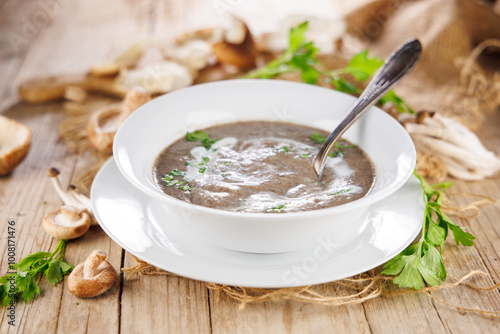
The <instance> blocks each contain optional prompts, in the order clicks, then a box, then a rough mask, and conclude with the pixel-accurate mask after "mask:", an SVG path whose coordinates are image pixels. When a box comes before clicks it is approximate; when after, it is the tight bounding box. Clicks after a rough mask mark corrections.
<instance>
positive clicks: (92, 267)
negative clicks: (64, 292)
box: [68, 250, 117, 298]
mask: <svg viewBox="0 0 500 334" xmlns="http://www.w3.org/2000/svg"><path fill="white" fill-rule="evenodd" d="M105 259H106V253H105V252H103V251H101V250H95V251H93V252H92V253H91V254H90V255H89V257H88V258H87V260H86V261H85V262H84V263H80V264H79V265H78V266H76V267H75V269H73V271H72V272H71V274H70V275H69V277H68V290H69V292H71V293H72V294H74V295H75V296H77V297H81V298H91V297H95V296H98V295H100V294H102V293H104V292H106V291H107V290H109V289H110V288H111V286H113V283H114V282H115V281H116V277H117V275H116V271H115V269H114V268H113V266H112V265H111V264H110V263H109V262H108V261H106V260H105Z"/></svg>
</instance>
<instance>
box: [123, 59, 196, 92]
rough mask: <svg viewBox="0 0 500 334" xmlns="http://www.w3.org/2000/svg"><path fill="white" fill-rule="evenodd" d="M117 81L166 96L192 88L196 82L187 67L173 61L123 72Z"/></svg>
mask: <svg viewBox="0 0 500 334" xmlns="http://www.w3.org/2000/svg"><path fill="white" fill-rule="evenodd" d="M117 79H118V82H119V83H120V84H122V85H125V86H139V87H144V88H145V89H146V90H148V92H149V93H151V94H164V93H168V92H171V91H173V90H176V89H180V88H184V87H187V86H190V85H191V84H192V83H193V80H194V78H193V75H192V73H191V72H190V71H189V69H188V68H187V67H186V66H184V65H181V64H178V63H176V62H173V61H164V62H159V63H156V64H151V65H148V66H146V67H144V68H138V69H134V70H128V71H123V72H122V73H121V74H120V76H119V77H118V78H117Z"/></svg>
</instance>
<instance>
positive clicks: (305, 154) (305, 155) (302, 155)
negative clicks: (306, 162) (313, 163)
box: [300, 153, 310, 158]
mask: <svg viewBox="0 0 500 334" xmlns="http://www.w3.org/2000/svg"><path fill="white" fill-rule="evenodd" d="M300 156H301V157H302V158H309V156H310V154H309V153H304V154H301V155H300Z"/></svg>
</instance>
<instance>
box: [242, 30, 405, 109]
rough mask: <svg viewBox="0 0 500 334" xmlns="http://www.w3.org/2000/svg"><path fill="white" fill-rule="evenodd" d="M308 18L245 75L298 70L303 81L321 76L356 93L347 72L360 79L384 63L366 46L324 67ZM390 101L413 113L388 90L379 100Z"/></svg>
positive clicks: (268, 75) (270, 75) (314, 80)
mask: <svg viewBox="0 0 500 334" xmlns="http://www.w3.org/2000/svg"><path fill="white" fill-rule="evenodd" d="M306 31H307V21H306V22H303V23H302V24H300V25H298V26H297V27H293V28H291V29H290V33H289V35H288V44H289V45H288V49H287V50H286V51H285V53H283V54H282V55H281V56H279V57H278V58H276V59H274V60H272V61H270V62H269V63H267V65H266V66H264V67H262V68H259V69H256V70H255V71H252V72H250V73H247V74H246V75H245V76H244V78H262V79H271V78H274V77H276V76H277V75H279V74H282V73H288V72H300V74H301V78H302V81H304V82H307V83H309V84H316V83H317V82H318V80H319V79H320V78H321V77H325V78H326V81H327V82H329V83H331V84H332V85H333V86H334V87H335V89H336V90H338V91H341V92H345V93H349V94H356V95H359V94H361V93H362V89H360V88H358V87H357V86H356V85H354V84H353V83H351V82H349V81H348V80H346V78H345V77H346V75H348V74H349V75H352V76H353V77H354V78H355V79H356V80H358V81H360V82H363V81H366V80H368V79H370V77H372V76H373V75H374V74H375V72H376V71H377V70H378V69H379V68H380V67H381V66H382V64H383V63H384V62H383V61H382V60H381V59H380V58H378V57H369V56H368V50H364V51H361V52H360V53H358V54H356V55H355V56H354V57H352V59H351V60H350V61H349V64H348V65H347V66H346V67H344V68H340V69H337V70H334V71H326V70H324V66H323V65H322V64H321V63H320V62H319V60H318V59H317V55H318V53H319V50H318V48H316V47H315V46H314V43H313V42H311V41H308V40H307V38H306V35H305V34H306ZM387 102H391V103H393V104H394V105H395V106H396V109H397V110H398V111H399V112H402V113H404V112H408V113H413V112H414V111H413V109H411V107H410V106H409V105H408V104H406V103H405V102H404V101H403V100H402V99H401V98H400V97H398V96H397V95H396V93H395V92H394V91H393V90H391V91H389V92H388V93H387V94H385V95H384V96H383V97H382V98H381V99H380V101H379V104H384V103H387Z"/></svg>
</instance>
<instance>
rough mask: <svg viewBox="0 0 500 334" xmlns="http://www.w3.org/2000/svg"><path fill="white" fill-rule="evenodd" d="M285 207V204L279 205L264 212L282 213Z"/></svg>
mask: <svg viewBox="0 0 500 334" xmlns="http://www.w3.org/2000/svg"><path fill="white" fill-rule="evenodd" d="M285 206H286V203H284V204H279V205H276V206H273V207H270V208H267V209H266V211H267V212H271V211H283V210H284V209H285Z"/></svg>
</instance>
